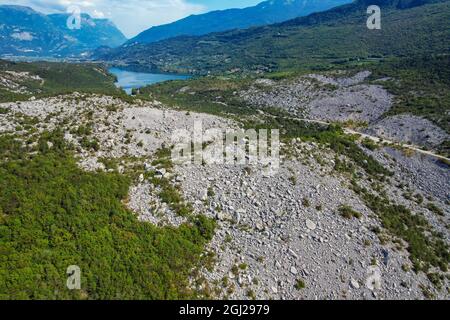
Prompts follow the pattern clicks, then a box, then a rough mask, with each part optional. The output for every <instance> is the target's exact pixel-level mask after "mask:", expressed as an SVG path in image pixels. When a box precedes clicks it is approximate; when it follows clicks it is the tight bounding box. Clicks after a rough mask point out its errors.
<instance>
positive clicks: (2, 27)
mask: <svg viewBox="0 0 450 320" xmlns="http://www.w3.org/2000/svg"><path fill="white" fill-rule="evenodd" d="M67 17H69V15H68V14H51V15H45V14H43V13H41V12H38V11H35V10H34V9H32V8H30V7H26V6H18V5H0V21H1V23H0V40H1V42H0V54H2V55H25V56H56V57H67V56H79V55H81V54H83V52H85V51H90V50H94V49H96V48H97V47H100V46H104V45H109V46H110V47H117V46H119V45H121V44H122V43H124V42H125V41H126V38H125V36H124V35H123V34H122V32H121V31H120V30H119V29H117V27H116V26H115V25H114V24H113V23H112V22H111V21H109V20H106V19H95V18H92V17H91V16H89V15H87V14H82V15H81V29H79V30H70V29H69V28H68V27H67V25H66V21H67Z"/></svg>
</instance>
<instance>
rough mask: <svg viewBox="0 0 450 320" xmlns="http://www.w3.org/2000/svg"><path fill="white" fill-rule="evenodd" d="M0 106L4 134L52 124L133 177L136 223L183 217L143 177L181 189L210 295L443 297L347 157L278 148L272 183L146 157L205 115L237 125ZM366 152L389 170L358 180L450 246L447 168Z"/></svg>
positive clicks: (236, 170)
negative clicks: (201, 217) (210, 231)
mask: <svg viewBox="0 0 450 320" xmlns="http://www.w3.org/2000/svg"><path fill="white" fill-rule="evenodd" d="M308 79H311V77H310V78H308ZM305 81H306V80H305ZM308 81H309V80H308ZM346 85H350V84H349V83H348V82H347V83H346ZM354 85H356V86H360V84H359V83H358V82H357V83H354ZM343 90H346V87H345V86H344V89H343ZM0 109H1V110H2V112H1V113H0V134H6V133H15V134H17V135H18V137H19V139H20V137H21V136H22V137H29V136H30V135H37V134H40V133H41V132H44V131H46V130H53V129H55V128H57V127H59V128H62V129H63V130H64V131H65V138H66V140H67V141H68V142H70V143H72V144H73V145H74V147H75V150H76V154H77V157H78V162H79V165H80V166H81V167H82V168H84V169H85V170H88V171H92V170H105V171H118V172H121V173H123V174H130V173H133V176H134V177H135V178H134V179H135V181H134V185H133V186H132V187H131V189H130V190H129V199H128V200H127V204H128V206H129V207H130V208H131V209H132V210H134V212H135V213H136V214H137V215H138V216H139V218H140V219H141V220H142V221H146V222H148V223H153V224H157V225H161V226H164V225H173V226H178V225H180V224H181V223H183V222H186V217H183V216H180V215H179V214H178V213H177V210H175V209H174V207H173V204H171V203H167V201H164V200H163V198H162V197H161V193H160V188H161V185H155V181H157V180H154V178H149V175H148V174H149V173H151V172H154V173H152V174H154V175H155V177H157V178H158V179H165V180H164V181H167V182H168V183H170V184H171V185H173V186H175V187H176V188H178V189H179V190H180V192H181V194H182V195H183V198H184V199H185V201H186V202H187V203H190V204H191V205H192V207H193V209H194V212H195V213H205V214H206V215H208V216H209V217H212V218H214V219H215V220H216V221H217V224H218V228H217V230H216V233H215V236H214V238H213V240H212V241H211V243H210V245H209V250H210V255H211V257H214V258H213V261H214V263H212V265H210V266H205V267H204V268H203V269H202V270H201V273H200V278H201V279H203V281H200V282H199V281H198V280H197V281H196V282H193V283H192V286H199V287H201V288H203V289H204V290H207V291H208V292H210V294H211V295H212V296H213V297H216V298H231V299H251V298H259V299H269V298H274V299H422V298H424V297H427V298H430V297H435V298H440V299H448V280H447V278H443V280H442V281H441V282H440V284H439V286H438V285H436V284H433V283H432V282H431V280H430V279H434V278H432V277H431V276H428V277H427V274H426V273H424V272H417V273H416V272H414V271H413V270H412V269H413V264H412V262H411V260H410V257H409V254H408V251H407V248H408V244H407V243H405V242H404V241H403V240H399V239H398V238H396V237H394V236H392V235H390V233H389V232H388V231H387V230H385V228H384V227H383V224H382V222H381V220H380V216H379V214H378V213H377V212H374V210H372V209H371V208H369V207H368V203H367V202H366V201H365V200H364V197H363V196H362V195H361V194H360V193H359V192H357V191H356V190H357V189H355V188H354V184H353V183H354V178H352V176H350V175H348V174H347V173H346V172H345V171H340V170H338V169H337V163H336V161H347V165H348V166H350V164H351V162H352V160H351V159H348V158H347V157H346V156H344V155H342V154H339V153H336V152H334V151H331V150H330V149H328V147H326V146H324V145H321V144H317V143H314V142H310V141H309V142H308V141H303V140H302V139H300V138H299V139H293V140H291V141H283V143H282V163H281V167H280V169H279V171H278V172H277V174H275V175H273V176H267V175H264V174H263V172H264V170H263V168H261V167H258V166H223V165H205V166H196V165H192V164H187V165H175V166H174V167H160V166H159V165H157V164H156V165H155V164H154V162H152V160H154V159H155V157H156V158H157V157H158V155H157V152H156V151H157V149H158V148H161V147H162V146H166V147H167V146H170V144H171V140H170V138H171V134H172V132H173V131H174V130H175V129H182V128H184V129H188V130H190V129H191V128H192V126H193V121H195V120H197V121H198V120H202V121H203V126H204V128H211V127H217V128H230V127H231V128H235V127H237V126H239V124H238V123H236V122H234V121H231V120H227V119H224V118H220V117H217V116H211V115H206V114H198V113H187V112H185V111H175V110H171V109H167V107H166V106H164V105H162V104H161V103H159V102H157V101H153V102H144V101H138V100H137V101H135V102H134V103H133V104H129V103H126V102H123V101H122V100H120V99H116V98H112V97H107V96H100V95H81V94H77V93H75V94H72V95H68V96H59V97H54V98H47V99H42V100H33V101H26V102H17V103H15V102H14V103H3V104H0ZM27 123H31V124H32V130H30V129H31V128H30V127H29V126H27V125H26V124H27ZM49 147H50V148H51V147H52V146H51V145H50V146H49ZM363 148H364V147H363ZM364 151H365V152H366V153H367V154H371V155H372V156H374V157H375V158H377V159H379V161H380V162H381V163H382V164H383V165H384V166H385V167H386V168H388V169H389V170H391V171H392V172H394V173H395V174H394V176H392V177H391V178H389V179H387V180H384V181H376V180H374V178H373V177H371V176H369V175H368V174H367V173H366V172H364V170H360V169H358V170H357V172H356V176H357V177H358V179H357V184H359V185H360V186H361V187H364V188H367V189H368V190H372V192H377V193H379V194H383V192H385V194H386V198H387V199H388V200H389V201H391V202H393V203H399V204H402V205H404V206H405V207H406V208H408V210H411V212H412V214H420V215H422V214H423V217H424V218H425V219H426V221H427V225H428V227H427V228H430V230H436V231H438V232H440V233H441V234H442V235H443V237H444V238H443V239H444V240H445V242H446V243H448V241H449V233H448V223H449V221H448V219H449V213H450V205H449V203H448V197H449V194H448V190H447V189H446V188H442V187H440V186H442V185H445V184H448V182H449V181H450V174H449V172H450V171H449V170H448V167H445V165H444V164H442V163H439V162H437V161H434V160H433V159H431V158H426V157H425V158H423V157H421V156H418V155H409V156H405V155H404V154H403V153H402V152H400V151H397V150H396V149H392V148H390V147H380V148H378V149H376V150H372V151H371V150H369V149H365V148H364ZM430 177H434V178H433V179H430ZM382 190H384V191H382ZM418 199H422V201H419V200H418ZM430 203H432V204H433V206H434V207H433V206H431V205H430ZM345 208H346V209H345ZM433 208H434V209H433ZM435 208H438V209H439V210H440V212H441V213H442V215H438V214H437V213H436V209H435ZM345 212H350V213H351V214H352V216H351V218H349V217H348V216H345V214H344V213H345ZM431 270H432V272H433V274H434V273H438V272H439V271H438V270H436V268H432V269H431ZM430 272H431V271H430Z"/></svg>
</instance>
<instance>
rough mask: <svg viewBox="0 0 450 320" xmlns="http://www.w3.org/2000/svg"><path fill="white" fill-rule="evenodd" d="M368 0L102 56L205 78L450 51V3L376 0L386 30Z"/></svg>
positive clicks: (444, 0) (443, 1) (129, 63)
mask: <svg viewBox="0 0 450 320" xmlns="http://www.w3.org/2000/svg"><path fill="white" fill-rule="evenodd" d="M365 2H366V1H362V0H360V1H357V2H356V3H353V4H348V5H345V6H342V7H338V8H335V9H331V10H329V11H326V12H323V13H316V14H313V15H310V16H308V17H303V18H298V19H295V20H291V21H288V22H285V23H282V24H277V25H271V26H265V27H258V28H250V29H246V30H235V31H229V32H223V33H215V34H209V35H205V36H201V37H179V38H174V39H169V40H165V41H160V42H158V43H153V44H147V45H136V46H133V47H129V48H118V49H116V50H113V51H112V52H109V53H106V54H103V55H101V56H100V57H99V58H100V59H102V60H107V61H111V62H114V63H121V64H128V65H139V66H141V67H145V66H148V67H152V68H158V69H160V70H162V71H172V72H183V73H184V72H189V73H194V74H205V73H207V72H213V73H221V72H230V71H232V72H255V71H274V70H286V69H295V68H316V67H318V66H320V67H324V66H326V65H330V64H331V65H332V64H342V63H346V62H348V61H361V60H365V59H370V58H383V57H389V56H408V55H420V54H430V53H445V52H448V50H449V42H446V41H442V39H448V38H449V37H450V28H448V26H449V23H448V21H450V1H448V0H441V1H432V0H424V1H419V2H417V1H410V2H406V1H394V0H379V1H372V2H371V3H374V4H376V3H378V4H379V5H380V6H381V7H382V29H381V30H368V29H367V27H366V20H367V17H368V15H367V13H366V9H367V3H365ZM434 2H438V3H434Z"/></svg>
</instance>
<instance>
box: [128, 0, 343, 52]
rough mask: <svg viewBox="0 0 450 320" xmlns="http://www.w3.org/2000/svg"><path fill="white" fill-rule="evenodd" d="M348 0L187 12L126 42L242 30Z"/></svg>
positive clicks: (282, 0) (279, 0)
mask: <svg viewBox="0 0 450 320" xmlns="http://www.w3.org/2000/svg"><path fill="white" fill-rule="evenodd" d="M351 1H352V0H306V1H305V0H289V1H286V0H269V1H264V2H261V3H259V4H257V5H256V6H252V7H247V8H243V9H227V10H216V11H211V12H207V13H204V14H200V15H191V16H188V17H186V18H184V19H181V20H177V21H175V22H172V23H169V24H165V25H161V26H155V27H151V28H149V29H147V30H145V31H143V32H141V33H140V34H139V35H137V36H136V37H134V38H132V39H130V40H128V41H127V43H126V45H132V44H135V43H152V42H156V41H160V40H165V39H169V38H173V37H176V36H183V35H188V36H189V35H194V36H195V35H204V34H208V33H212V32H220V31H226V30H232V29H245V28H249V27H254V26H261V25H267V24H273V23H277V22H282V21H286V20H289V19H292V18H295V17H298V16H305V15H308V14H310V13H313V12H319V11H324V10H327V9H329V8H332V7H335V6H338V5H342V4H345V3H349V2H351Z"/></svg>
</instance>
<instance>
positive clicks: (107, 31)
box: [48, 14, 126, 50]
mask: <svg viewBox="0 0 450 320" xmlns="http://www.w3.org/2000/svg"><path fill="white" fill-rule="evenodd" d="M48 17H49V18H50V20H51V21H52V22H53V24H54V25H55V26H56V27H57V28H58V29H59V30H61V31H62V32H63V33H64V37H65V38H66V39H71V40H73V41H75V42H76V46H77V47H79V48H80V49H82V50H92V49H95V48H98V47H102V46H109V47H112V48H114V47H118V46H120V45H122V44H123V43H124V42H125V41H126V38H125V36H124V35H123V33H122V32H121V31H120V30H119V29H117V27H116V26H115V25H114V23H112V22H111V21H109V20H107V19H93V18H91V17H90V16H89V15H88V14H82V15H81V28H80V29H73V30H71V29H69V28H67V19H68V18H69V14H51V15H49V16H48Z"/></svg>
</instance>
